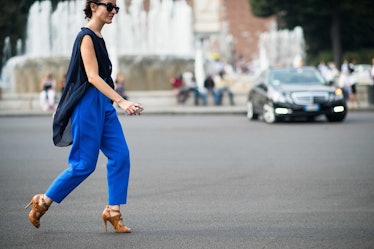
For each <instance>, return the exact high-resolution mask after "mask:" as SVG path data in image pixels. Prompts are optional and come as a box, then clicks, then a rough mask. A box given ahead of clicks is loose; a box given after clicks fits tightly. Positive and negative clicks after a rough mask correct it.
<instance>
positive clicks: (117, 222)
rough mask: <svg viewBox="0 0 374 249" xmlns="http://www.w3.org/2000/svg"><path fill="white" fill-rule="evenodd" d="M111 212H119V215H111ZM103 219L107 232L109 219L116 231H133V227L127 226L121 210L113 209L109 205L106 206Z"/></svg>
mask: <svg viewBox="0 0 374 249" xmlns="http://www.w3.org/2000/svg"><path fill="white" fill-rule="evenodd" d="M110 212H114V213H118V214H117V215H114V216H111V215H110ZM102 217H103V221H104V229H105V232H107V227H106V222H107V221H109V222H110V223H111V224H112V226H113V228H114V230H115V231H116V233H131V228H129V227H127V226H125V224H124V223H123V221H122V215H121V212H120V211H119V210H115V209H111V208H110V207H109V206H106V207H105V209H104V211H103V214H102Z"/></svg>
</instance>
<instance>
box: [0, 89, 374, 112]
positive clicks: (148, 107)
mask: <svg viewBox="0 0 374 249" xmlns="http://www.w3.org/2000/svg"><path fill="white" fill-rule="evenodd" d="M129 96H130V100H132V101H135V102H138V103H141V104H142V105H143V106H144V108H145V110H144V112H143V113H142V114H143V115H160V114H169V115H176V114H179V115H183V114H196V115H199V114H200V115H206V114H237V115H245V114H246V94H239V93H237V94H236V95H235V105H234V106H230V105H229V103H228V99H227V98H225V99H224V102H223V105H222V106H215V105H213V103H212V100H211V99H210V100H209V101H208V105H207V106H201V105H199V106H195V105H193V98H189V99H188V101H187V102H186V104H185V105H178V104H177V103H176V101H175V96H173V95H172V93H171V92H170V91H147V92H142V91H137V92H130V93H129ZM349 111H374V105H368V104H367V103H365V102H362V103H361V105H360V107H359V108H350V109H349ZM52 113H53V111H47V112H45V111H42V110H41V109H40V107H39V94H37V93H36V94H24V95H5V96H3V99H2V100H0V117H9V116H49V115H52ZM119 113H120V114H123V112H119Z"/></svg>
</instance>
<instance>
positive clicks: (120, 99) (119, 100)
mask: <svg viewBox="0 0 374 249" xmlns="http://www.w3.org/2000/svg"><path fill="white" fill-rule="evenodd" d="M124 101H125V99H124V98H122V97H121V98H118V99H116V100H114V102H116V103H117V105H119V104H121V103H122V102H124Z"/></svg>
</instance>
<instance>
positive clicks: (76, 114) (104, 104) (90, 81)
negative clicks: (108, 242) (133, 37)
mask: <svg viewBox="0 0 374 249" xmlns="http://www.w3.org/2000/svg"><path fill="white" fill-rule="evenodd" d="M118 10H119V8H118V7H117V6H116V0H106V2H105V3H103V2H100V1H98V0H96V1H92V0H87V1H86V4H85V9H84V13H85V15H86V18H87V19H89V21H88V23H87V25H86V27H83V28H82V30H81V31H80V32H79V33H78V35H77V38H76V40H75V43H74V46H73V53H72V58H71V61H70V65H69V69H68V72H67V75H66V86H65V89H64V93H63V94H62V97H61V100H60V103H59V106H58V108H57V110H56V113H55V115H54V121H53V133H54V143H55V145H57V146H67V145H70V144H72V148H71V151H70V155H69V159H68V161H69V165H70V167H69V168H67V169H66V170H65V171H63V172H62V173H61V174H60V175H59V176H58V177H57V178H56V179H55V180H54V182H53V183H52V184H51V185H50V186H49V188H48V189H47V191H46V192H45V193H44V194H37V195H35V196H34V197H33V198H32V199H31V201H30V203H29V204H28V205H27V206H26V208H28V207H29V206H30V205H32V209H31V211H30V213H29V220H30V222H31V223H32V224H33V225H34V226H35V227H36V228H39V226H40V218H41V216H42V215H44V214H45V212H46V211H47V210H48V208H49V207H50V206H51V204H52V203H53V202H57V203H60V202H61V201H62V200H63V199H64V198H65V197H66V196H67V195H69V194H70V193H71V192H72V191H73V190H74V189H75V188H76V187H77V186H78V185H79V184H80V183H81V182H83V181H84V180H85V179H86V178H87V177H88V176H89V175H90V174H91V173H93V171H94V170H95V168H96V163H97V159H98V155H99V151H100V150H101V151H102V152H103V154H104V155H105V156H106V157H107V158H108V163H107V182H108V202H107V205H106V207H105V208H104V211H103V212H102V219H103V221H104V228H105V230H106V224H107V221H109V222H110V223H111V224H112V225H113V227H114V229H115V231H116V232H120V233H128V232H131V229H130V228H129V227H127V226H125V224H124V223H123V220H122V215H121V211H120V205H123V204H126V201H127V188H128V180H129V173H130V156H129V149H128V147H127V143H126V139H125V136H124V134H123V131H122V127H121V124H120V122H119V120H118V116H117V113H116V111H115V109H114V106H113V104H112V101H113V102H115V103H117V104H118V106H119V107H120V108H121V109H122V110H124V111H125V112H126V113H127V114H128V115H135V114H140V110H141V109H142V108H143V107H142V106H141V105H140V104H137V103H134V102H130V101H127V100H125V99H124V98H123V97H122V96H120V95H119V94H118V93H117V92H116V91H115V90H114V83H113V80H112V78H111V76H110V75H111V71H112V65H111V62H110V60H109V56H108V53H107V49H106V46H105V42H104V39H103V37H102V35H101V30H102V28H103V26H104V25H105V24H110V23H112V19H113V17H114V15H115V14H116V13H118ZM76 80H78V81H76ZM71 82H73V83H71ZM70 125H71V127H70ZM74 211H75V212H79V211H81V210H80V209H79V210H74Z"/></svg>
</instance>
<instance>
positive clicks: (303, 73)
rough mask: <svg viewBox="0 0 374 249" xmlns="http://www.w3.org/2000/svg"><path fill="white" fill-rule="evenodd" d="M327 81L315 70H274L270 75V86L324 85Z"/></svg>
mask: <svg viewBox="0 0 374 249" xmlns="http://www.w3.org/2000/svg"><path fill="white" fill-rule="evenodd" d="M324 83H325V81H324V79H323V77H322V75H321V74H320V73H318V72H317V70H313V69H301V68H298V69H296V68H295V69H287V70H286V69H285V70H274V71H273V72H272V73H271V75H270V84H272V85H275V86H277V85H283V84H324Z"/></svg>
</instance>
